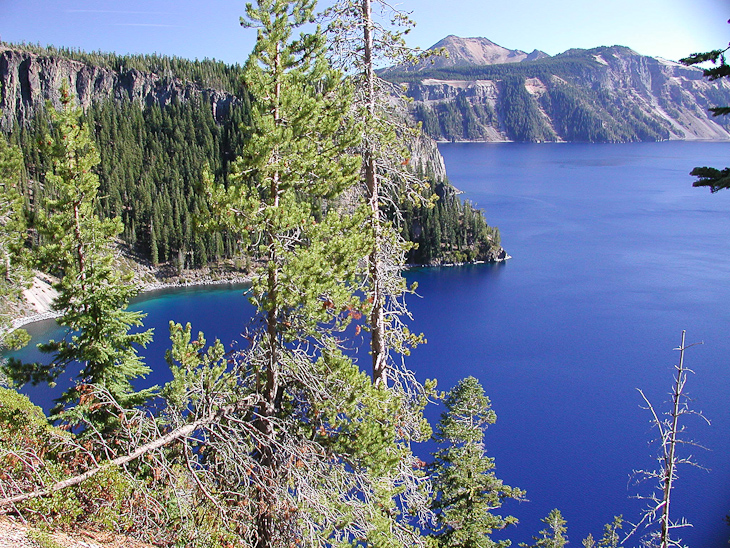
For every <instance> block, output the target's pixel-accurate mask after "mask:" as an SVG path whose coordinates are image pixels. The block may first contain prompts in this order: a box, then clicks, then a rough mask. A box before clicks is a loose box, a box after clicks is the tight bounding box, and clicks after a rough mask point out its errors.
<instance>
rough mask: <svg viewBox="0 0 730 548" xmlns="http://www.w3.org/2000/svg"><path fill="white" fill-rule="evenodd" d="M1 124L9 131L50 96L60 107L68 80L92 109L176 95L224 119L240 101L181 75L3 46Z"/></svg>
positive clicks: (166, 100) (149, 102) (161, 100)
mask: <svg viewBox="0 0 730 548" xmlns="http://www.w3.org/2000/svg"><path fill="white" fill-rule="evenodd" d="M0 84H1V85H2V90H1V92H0V110H2V117H0V128H2V129H5V130H8V129H10V127H11V126H12V123H13V120H17V121H18V123H20V124H25V123H27V122H29V121H30V120H31V119H32V117H33V111H34V109H35V108H37V106H38V105H39V104H40V103H43V102H45V101H50V102H51V104H52V105H53V106H54V107H56V108H60V106H61V103H60V92H59V90H60V88H61V86H62V85H64V84H66V85H68V87H69V89H70V90H71V92H72V93H73V94H74V95H75V96H76V100H77V101H78V103H79V104H80V105H81V106H82V107H84V108H86V107H88V106H89V105H91V104H92V103H93V102H95V101H100V100H104V99H110V98H112V99H115V100H118V101H121V100H125V99H126V100H130V101H134V102H138V103H140V104H141V105H152V104H154V103H157V104H159V105H160V106H161V107H165V106H166V105H168V104H170V103H171V102H172V101H174V100H176V99H177V100H180V101H186V100H189V99H191V98H193V97H203V98H204V100H206V101H208V102H209V103H210V104H211V106H212V108H213V114H214V116H216V118H217V119H222V118H223V117H224V116H225V115H226V114H227V113H228V111H229V109H230V107H231V104H232V103H233V102H234V101H236V98H235V96H233V95H232V94H230V93H226V92H222V91H218V90H214V89H206V88H202V87H199V86H197V85H195V84H193V83H190V82H183V81H181V80H179V79H175V78H162V77H160V76H159V75H157V74H144V73H141V72H139V71H138V70H136V69H129V70H125V71H121V72H117V71H114V70H111V69H109V68H105V67H98V66H92V65H88V64H86V63H83V62H81V61H74V60H71V59H66V58H63V57H58V56H45V55H38V54H35V53H31V52H28V51H22V50H18V49H12V48H8V47H4V46H0Z"/></svg>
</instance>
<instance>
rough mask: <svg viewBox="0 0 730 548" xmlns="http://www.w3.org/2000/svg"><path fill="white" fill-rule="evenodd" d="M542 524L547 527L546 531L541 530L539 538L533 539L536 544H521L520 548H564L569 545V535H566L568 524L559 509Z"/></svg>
mask: <svg viewBox="0 0 730 548" xmlns="http://www.w3.org/2000/svg"><path fill="white" fill-rule="evenodd" d="M542 522H543V523H544V524H545V525H547V527H545V529H543V530H541V531H540V532H539V533H538V534H539V535H540V536H539V537H532V538H533V540H535V544H530V545H528V544H525V543H524V542H521V543H520V546H522V547H524V548H563V547H564V546H565V545H566V544H568V535H566V532H567V530H568V529H567V527H566V526H565V524H566V522H565V520H564V519H563V515H562V514H561V513H560V510H558V509H557V508H555V509H553V510H551V511H550V513H549V514H548V515H547V516H546V517H544V518H543V519H542Z"/></svg>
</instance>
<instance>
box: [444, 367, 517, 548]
mask: <svg viewBox="0 0 730 548" xmlns="http://www.w3.org/2000/svg"><path fill="white" fill-rule="evenodd" d="M444 403H445V405H446V411H445V412H444V413H443V414H442V415H441V421H440V422H439V423H438V425H437V427H436V430H435V435H434V438H435V439H436V441H437V442H438V443H439V444H440V445H441V446H442V447H441V448H440V449H439V450H438V451H437V452H436V453H435V454H434V457H435V458H434V462H433V464H432V465H431V472H432V481H433V483H434V500H433V502H432V509H433V511H434V513H435V514H436V523H437V526H436V529H435V532H434V533H433V539H434V541H435V545H436V546H438V547H443V548H452V547H453V548H456V547H463V548H475V547H476V548H496V547H506V546H510V544H511V543H510V541H509V540H501V541H495V540H492V537H491V536H492V533H493V532H494V531H499V530H501V529H504V528H505V527H507V526H508V525H512V524H516V523H517V519H516V518H514V517H512V516H507V517H503V516H500V515H497V514H495V513H494V510H495V509H497V508H499V507H500V506H502V503H503V502H504V500H505V499H510V498H512V499H518V500H519V499H521V498H522V497H523V496H524V491H522V490H520V489H517V488H514V487H509V486H507V485H504V483H502V480H500V479H498V478H497V477H496V476H495V475H494V459H492V458H490V457H487V456H486V452H485V449H484V432H485V430H486V428H487V426H489V425H490V424H494V422H495V421H496V420H497V416H496V414H495V413H494V411H493V410H492V409H491V406H490V402H489V398H488V397H487V396H486V395H485V394H484V389H483V388H482V386H481V385H480V384H479V381H478V380H477V379H475V378H474V377H467V378H466V379H463V380H461V381H459V383H458V384H457V385H456V386H455V387H454V388H453V389H452V390H451V391H450V392H449V393H448V394H447V395H446V399H445V402H444Z"/></svg>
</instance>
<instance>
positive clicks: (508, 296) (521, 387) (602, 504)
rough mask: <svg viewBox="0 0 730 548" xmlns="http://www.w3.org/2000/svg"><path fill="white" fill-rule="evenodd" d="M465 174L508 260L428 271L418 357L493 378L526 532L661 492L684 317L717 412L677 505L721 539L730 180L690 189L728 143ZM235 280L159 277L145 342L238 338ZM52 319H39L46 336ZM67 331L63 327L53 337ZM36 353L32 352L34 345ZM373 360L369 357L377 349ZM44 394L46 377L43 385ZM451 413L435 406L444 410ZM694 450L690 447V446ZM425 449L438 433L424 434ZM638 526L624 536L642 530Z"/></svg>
mask: <svg viewBox="0 0 730 548" xmlns="http://www.w3.org/2000/svg"><path fill="white" fill-rule="evenodd" d="M440 149H441V152H442V154H443V155H444V158H445V160H446V166H447V169H448V173H449V177H450V179H451V181H452V183H453V184H454V185H455V186H457V187H458V188H460V189H461V190H463V191H464V192H465V196H466V197H467V198H469V199H470V200H472V201H473V202H475V203H476V204H478V206H479V207H480V208H483V209H484V210H485V213H486V216H487V219H488V222H489V223H490V224H494V225H497V226H499V228H500V230H501V233H502V240H503V245H504V246H505V248H506V249H507V251H508V252H509V253H510V254H511V255H512V256H513V258H512V259H511V260H509V261H508V262H507V263H506V264H502V265H469V266H463V267H452V268H433V269H419V270H414V271H411V272H409V273H408V278H409V280H411V281H417V282H418V284H419V288H418V294H419V297H413V298H411V299H409V307H410V309H411V311H412V312H413V314H414V321H413V324H412V325H413V328H414V329H415V330H417V331H422V332H424V334H425V335H426V337H427V339H428V344H426V345H423V346H422V347H420V348H418V349H417V350H416V351H415V352H414V353H413V355H412V357H411V358H410V361H409V364H410V366H411V368H412V369H414V370H415V371H416V372H417V374H418V376H419V378H421V379H425V378H433V377H436V378H438V380H439V387H440V388H441V389H444V390H445V389H449V388H451V387H452V386H453V385H454V384H455V383H456V382H457V381H458V380H459V379H460V378H462V377H464V376H467V375H474V376H476V377H478V378H479V379H480V381H481V382H482V384H483V385H484V387H485V390H486V392H487V394H488V395H489V396H490V398H491V400H492V404H493V407H494V409H495V411H496V412H497V415H498V421H497V424H495V425H494V426H492V427H490V429H489V431H488V432H487V439H486V446H487V451H488V454H489V455H490V456H492V457H494V458H495V460H496V466H497V467H496V473H497V476H498V477H500V478H502V479H503V480H504V481H505V483H507V484H510V485H515V486H519V487H521V488H523V489H526V490H527V498H528V499H529V502H523V503H520V504H517V503H508V504H507V505H505V507H504V508H503V509H504V510H505V512H509V513H512V514H513V515H515V516H516V517H518V518H519V519H520V524H519V525H518V526H517V528H515V529H512V530H511V531H509V534H508V535H507V536H508V537H509V538H512V539H513V540H514V542H515V544H514V545H516V543H517V542H520V541H530V537H531V536H532V535H533V534H536V532H537V531H538V530H539V529H541V528H542V524H541V523H540V521H539V520H540V518H541V517H544V516H545V515H547V513H548V512H549V511H550V510H551V509H552V508H556V507H557V508H559V509H560V510H561V512H562V513H563V515H564V517H565V518H566V519H567V521H568V536H569V538H570V541H571V546H573V545H574V546H580V543H581V539H583V538H584V537H585V536H586V535H587V534H588V533H589V532H590V533H592V534H593V535H594V537H599V536H600V535H601V532H602V529H603V524H604V523H606V522H609V521H611V519H612V517H613V516H614V515H615V514H623V515H624V517H625V518H626V519H629V520H636V519H638V516H639V511H640V509H641V508H642V507H643V506H644V504H643V503H642V502H640V501H637V500H634V499H630V498H629V496H630V495H633V494H636V493H637V492H639V493H644V494H646V493H648V486H646V485H645V486H641V485H639V486H636V485H634V484H633V483H632V482H631V481H630V475H631V473H632V470H634V469H639V468H649V467H652V466H654V464H655V460H654V455H655V454H656V445H650V441H651V440H653V439H655V437H656V436H655V433H654V432H653V431H652V430H651V427H650V424H649V419H650V415H649V413H648V411H646V410H643V409H641V408H640V405H641V404H642V400H641V397H640V395H639V393H638V392H637V390H636V389H637V388H641V389H642V390H644V392H645V393H646V394H647V396H648V397H649V398H650V399H651V400H652V402H653V403H654V404H655V405H656V406H657V407H661V408H666V405H665V403H666V401H667V400H668V392H669V391H670V389H671V385H672V375H673V365H674V364H676V363H677V359H678V353H677V352H676V351H673V349H674V348H675V347H677V346H678V345H679V342H680V336H681V331H682V330H683V329H685V330H687V337H688V339H687V340H688V342H690V343H691V342H697V341H704V345H702V346H696V347H693V348H692V349H690V350H688V351H687V355H686V363H687V365H689V366H690V367H691V368H692V369H693V370H694V371H695V374H694V375H693V376H691V378H690V380H689V382H688V391H689V392H690V394H691V396H692V397H693V399H694V407H695V408H696V409H697V410H701V411H703V413H704V414H705V415H706V416H707V417H708V418H709V419H711V420H712V425H711V426H708V425H706V424H705V423H703V422H702V421H700V420H698V419H696V420H688V421H687V428H688V432H689V433H690V435H691V438H692V439H694V440H696V441H697V442H699V443H701V444H702V445H705V446H707V447H708V448H709V450H708V451H704V450H699V449H696V448H694V449H691V453H692V454H693V455H695V457H696V460H698V461H699V462H700V463H701V464H702V465H703V466H705V467H706V468H708V469H709V471H704V470H699V469H695V468H687V467H685V468H684V469H680V470H679V476H680V477H679V480H678V482H677V484H676V491H675V492H674V495H673V499H672V515H673V516H674V517H675V518H679V517H681V516H684V517H686V518H687V519H688V520H689V521H690V522H692V523H693V524H694V527H693V528H691V529H684V530H682V531H681V533H680V534H679V536H681V537H682V538H683V539H684V540H685V541H686V543H687V544H688V545H689V546H691V547H693V548H719V547H721V546H726V545H727V544H726V543H727V540H728V538H729V537H730V527H728V526H727V525H726V524H725V522H724V519H723V518H724V516H725V515H726V514H727V513H728V512H730V436H729V435H728V434H729V433H730V237H729V236H730V191H726V192H721V193H718V194H716V195H711V194H710V193H709V191H707V190H705V189H694V188H692V186H691V178H690V177H689V176H688V172H689V171H690V170H691V169H692V168H693V167H694V166H697V165H710V166H715V167H724V166H725V165H726V164H727V159H728V152H730V144H728V143H684V142H665V143H642V144H620V145H619V144H617V145H582V144H540V145H529V144H512V143H510V144H447V145H441V146H440ZM242 293H243V290H242V288H240V287H219V288H191V289H183V290H174V291H162V292H157V293H153V294H150V295H148V296H145V298H144V299H143V300H141V301H139V302H137V303H136V306H138V307H141V308H142V309H144V310H145V311H147V312H148V314H149V316H148V318H147V321H146V323H147V325H149V326H153V327H155V329H156V337H155V339H156V340H155V343H154V344H153V345H152V347H151V348H150V349H149V351H148V352H147V356H148V363H149V364H150V365H152V366H153V367H154V368H155V370H156V372H155V375H154V377H155V379H148V380H149V381H150V383H152V382H164V380H165V379H166V373H167V368H166V366H165V365H164V360H163V356H164V351H165V349H166V348H167V346H168V344H167V335H166V333H167V322H168V321H169V320H170V319H172V320H175V321H180V322H186V321H190V322H192V324H193V328H194V329H196V330H197V329H200V330H203V331H204V332H205V333H206V335H207V336H208V338H209V339H212V338H214V337H219V338H221V340H223V341H225V342H226V343H227V344H230V343H231V341H235V340H236V339H237V338H238V334H239V333H240V332H241V329H242V326H243V325H244V324H245V323H246V322H247V321H248V320H247V318H249V317H250V313H251V308H250V306H249V305H248V303H247V302H246V299H245V297H244V296H243V294H242ZM53 325H54V324H53V322H41V323H39V324H36V325H34V326H33V330H34V331H35V333H36V335H37V336H38V337H44V336H45V337H48V332H49V331H52V330H53ZM56 336H58V334H56ZM32 354H33V352H32V351H27V352H26V355H25V356H26V359H27V358H28V357H32ZM365 361H366V362H367V359H366V360H365ZM29 393H31V395H32V397H34V399H36V401H44V400H45V401H47V399H48V396H47V390H43V389H40V388H38V387H36V388H30V389H29ZM439 412H440V410H439V409H438V408H437V407H433V408H431V409H430V410H429V417H430V418H431V419H432V420H433V421H434V422H435V421H436V420H438V414H439ZM689 449H690V448H687V450H688V451H689ZM420 450H421V451H423V452H427V451H428V450H429V448H428V447H424V448H421V449H420ZM637 544H638V540H637V541H635V542H629V543H628V545H630V546H633V545H637Z"/></svg>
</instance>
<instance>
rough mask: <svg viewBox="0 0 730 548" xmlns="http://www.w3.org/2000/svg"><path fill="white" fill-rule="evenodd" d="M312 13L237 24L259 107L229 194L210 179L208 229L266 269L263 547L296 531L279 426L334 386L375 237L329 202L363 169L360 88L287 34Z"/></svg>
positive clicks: (255, 16)
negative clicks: (246, 42)
mask: <svg viewBox="0 0 730 548" xmlns="http://www.w3.org/2000/svg"><path fill="white" fill-rule="evenodd" d="M314 6H315V2H314V0H296V1H291V2H290V1H284V0H260V1H259V2H258V3H257V5H256V6H254V5H252V4H247V6H246V17H245V18H242V19H241V24H242V25H243V26H246V27H255V28H257V29H258V39H257V42H256V46H255V48H254V51H253V53H252V54H251V56H250V57H249V59H248V61H247V63H246V67H245V70H244V81H245V84H246V88H247V92H248V94H249V97H250V101H251V115H250V121H249V123H247V124H246V125H245V129H244V133H245V134H246V136H247V137H248V140H247V141H246V142H244V144H243V154H242V156H241V158H240V159H239V160H238V161H237V162H236V164H235V166H234V173H235V175H234V177H232V183H233V184H231V185H229V186H228V188H224V187H223V186H222V185H215V184H213V183H212V180H211V177H210V175H208V176H207V179H206V180H207V182H206V188H207V189H208V192H209V194H210V210H211V217H212V219H213V220H212V221H211V223H209V225H211V224H218V225H222V226H224V227H225V228H227V229H229V230H231V231H233V232H236V233H240V234H245V235H247V236H248V243H249V244H251V245H252V247H253V250H254V251H255V253H256V255H255V256H256V257H257V258H259V259H260V265H261V266H260V267H259V268H257V269H256V270H255V272H254V278H253V282H252V292H251V295H252V297H251V299H252V302H253V303H254V304H255V305H256V307H257V309H258V311H259V314H260V315H261V316H262V323H263V326H264V329H263V333H261V334H260V335H257V336H256V339H255V340H256V343H255V346H254V349H253V350H252V353H251V354H250V355H249V357H248V358H247V360H248V361H249V363H250V367H251V368H252V369H253V371H254V376H255V378H256V383H255V390H256V394H257V404H256V412H255V420H254V421H253V426H254V427H255V429H256V430H257V431H258V433H259V434H258V438H259V439H260V440H264V441H263V442H260V443H259V445H258V447H257V448H256V450H255V461H256V465H257V468H258V469H259V470H260V476H261V478H262V483H260V484H259V488H258V491H257V495H256V496H257V500H258V510H257V511H256V515H255V522H256V529H257V534H256V537H257V541H256V543H257V546H259V547H260V548H264V547H269V546H272V545H273V544H275V543H276V542H278V541H279V540H277V539H281V538H282V535H285V534H289V533H287V531H288V530H289V529H288V528H289V527H291V524H290V523H289V522H288V521H287V520H286V519H284V518H283V517H281V516H278V517H279V518H280V519H278V520H277V519H276V517H277V516H275V514H276V511H277V510H276V509H277V508H280V507H281V505H282V504H284V501H285V500H287V497H288V496H289V495H286V494H285V493H284V492H282V490H283V491H286V489H287V488H286V486H287V485H288V481H292V480H291V475H289V476H288V477H289V478H290V480H287V479H285V478H286V477H287V474H291V473H292V472H295V471H292V470H287V469H285V468H284V467H282V464H281V459H282V456H281V455H282V453H284V452H286V449H285V448H286V447H288V446H291V445H292V444H297V443H302V441H301V440H300V441H299V442H297V441H296V436H298V435H301V434H297V432H296V431H298V430H300V429H301V428H302V425H292V428H294V429H295V430H294V431H292V430H289V429H287V428H285V427H282V425H281V420H280V419H281V418H282V417H290V416H292V415H293V416H300V415H302V414H305V415H306V414H308V413H311V412H312V407H311V406H312V405H313V401H316V400H318V399H319V398H320V396H319V393H318V392H317V391H318V390H319V389H322V388H323V387H325V386H331V385H332V383H334V382H336V381H337V380H338V379H337V378H332V377H331V374H330V373H326V372H327V363H326V362H325V363H322V360H324V359H325V357H326V356H335V355H336V353H333V352H332V351H328V352H325V353H324V354H321V352H323V351H324V350H323V349H326V348H330V347H331V344H332V343H331V339H330V338H328V333H329V332H331V331H338V330H341V329H342V328H343V327H344V326H345V325H347V324H348V323H349V322H350V321H351V320H352V319H353V318H357V317H358V315H359V309H360V301H359V299H358V298H357V297H356V296H355V295H354V291H355V289H356V287H357V278H356V276H357V273H358V270H357V266H358V262H359V261H361V260H362V258H363V257H364V256H365V255H366V249H367V248H366V247H365V246H366V245H367V242H368V232H367V230H363V227H364V223H365V216H364V214H363V213H362V211H360V210H354V211H353V210H350V211H348V212H347V213H348V214H344V212H341V211H338V210H337V209H336V208H334V207H332V206H333V205H335V204H336V203H337V200H338V197H339V196H340V194H341V193H342V191H343V190H345V189H346V188H348V187H351V186H352V185H353V184H354V183H355V181H356V179H357V173H358V171H359V167H360V162H359V158H357V157H356V156H353V155H351V154H350V153H349V152H348V151H349V150H351V149H352V148H353V147H354V146H355V145H356V139H357V131H353V130H352V129H353V128H352V127H351V125H348V118H347V117H346V115H347V113H348V112H349V109H350V104H351V94H352V90H351V88H350V86H348V85H347V83H345V82H343V81H342V78H341V75H340V74H339V73H337V72H335V71H333V70H332V69H331V68H330V67H329V65H328V63H327V61H326V59H325V57H324V40H323V37H322V35H321V33H319V32H316V33H314V34H310V35H306V34H304V35H302V36H301V37H300V39H298V40H293V39H292V37H291V36H292V33H293V31H294V29H296V28H297V27H300V26H301V25H303V24H305V23H308V22H311V21H312V19H313V17H314ZM306 347H309V348H311V349H312V350H314V353H311V352H307V351H306V350H305V348H306ZM318 348H319V349H320V350H317V349H318ZM318 355H319V357H318ZM317 364H321V365H317ZM303 379H308V381H307V382H303ZM339 382H340V384H341V386H342V387H344V386H347V384H346V383H345V382H344V380H339ZM313 391H314V392H313ZM284 422H288V421H287V420H284ZM325 487H326V486H325V485H321V488H325ZM335 499H336V497H335Z"/></svg>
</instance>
